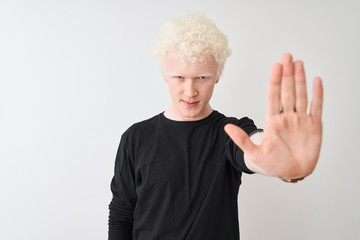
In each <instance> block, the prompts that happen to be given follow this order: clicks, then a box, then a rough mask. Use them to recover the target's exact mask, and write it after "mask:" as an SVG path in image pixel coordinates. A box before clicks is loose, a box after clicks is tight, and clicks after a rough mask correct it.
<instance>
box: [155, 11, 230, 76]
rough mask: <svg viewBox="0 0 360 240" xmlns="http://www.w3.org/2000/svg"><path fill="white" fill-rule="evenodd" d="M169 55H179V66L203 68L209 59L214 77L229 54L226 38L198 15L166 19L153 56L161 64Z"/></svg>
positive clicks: (201, 15)
mask: <svg viewBox="0 0 360 240" xmlns="http://www.w3.org/2000/svg"><path fill="white" fill-rule="evenodd" d="M171 51H172V52H174V51H176V52H177V53H180V55H179V59H180V61H181V62H182V63H183V64H198V63H203V64H205V63H206V62H207V59H208V58H209V57H211V56H212V57H214V59H215V61H216V62H217V63H218V66H219V69H218V75H221V72H222V69H223V67H224V64H225V62H226V59H227V57H228V56H230V54H231V50H230V49H229V47H228V40H227V38H226V36H225V35H224V34H223V33H221V32H220V30H219V29H218V28H217V27H216V25H215V24H214V23H213V22H212V21H211V20H210V19H208V18H207V17H206V16H205V15H204V14H201V13H196V14H191V15H188V16H185V17H182V18H180V19H177V18H174V19H170V20H168V21H167V22H166V23H165V24H164V25H163V26H162V27H161V28H160V30H159V34H158V38H157V40H156V41H155V43H154V46H153V54H154V56H155V57H156V58H158V59H159V60H160V62H162V60H163V59H164V57H165V56H166V54H167V53H168V52H171Z"/></svg>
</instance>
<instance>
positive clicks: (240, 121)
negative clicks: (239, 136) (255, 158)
mask: <svg viewBox="0 0 360 240" xmlns="http://www.w3.org/2000/svg"><path fill="white" fill-rule="evenodd" d="M217 115H218V118H219V119H220V121H221V122H222V125H223V126H225V125H226V124H229V123H231V124H234V125H237V126H239V127H241V128H242V129H243V130H244V131H245V132H247V133H248V134H250V133H251V132H253V131H254V130H256V129H257V127H256V125H255V123H254V121H253V120H252V119H251V118H249V117H247V116H244V117H241V118H237V117H227V116H225V115H224V114H222V113H219V112H218V113H217Z"/></svg>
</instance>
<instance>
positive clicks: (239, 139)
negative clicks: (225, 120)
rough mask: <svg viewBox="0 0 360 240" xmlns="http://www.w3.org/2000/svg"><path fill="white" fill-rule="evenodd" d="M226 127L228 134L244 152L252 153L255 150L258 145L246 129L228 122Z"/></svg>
mask: <svg viewBox="0 0 360 240" xmlns="http://www.w3.org/2000/svg"><path fill="white" fill-rule="evenodd" d="M224 129H225V132H226V133H227V135H229V137H230V138H231V139H232V140H233V141H234V143H235V144H236V145H237V146H238V147H239V148H241V150H242V151H243V152H244V153H246V154H248V155H251V154H252V153H253V152H254V150H255V147H256V145H255V144H254V143H253V142H252V141H251V139H250V137H249V136H248V135H247V133H246V132H245V131H244V130H242V129H241V128H240V127H238V126H236V125H234V124H226V125H225V127H224Z"/></svg>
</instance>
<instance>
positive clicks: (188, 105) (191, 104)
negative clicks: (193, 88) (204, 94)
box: [181, 100, 200, 108]
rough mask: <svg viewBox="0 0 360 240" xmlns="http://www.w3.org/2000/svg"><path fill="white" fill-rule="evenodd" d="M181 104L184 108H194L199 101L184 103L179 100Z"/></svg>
mask: <svg viewBox="0 0 360 240" xmlns="http://www.w3.org/2000/svg"><path fill="white" fill-rule="evenodd" d="M181 102H182V103H183V104H184V105H185V106H186V107H190V108H192V107H196V106H197V105H198V104H199V102H200V101H196V102H188V101H184V100H181Z"/></svg>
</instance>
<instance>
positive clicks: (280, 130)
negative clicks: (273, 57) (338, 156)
mask: <svg viewBox="0 0 360 240" xmlns="http://www.w3.org/2000/svg"><path fill="white" fill-rule="evenodd" d="M322 105H323V87H322V82H321V79H320V78H318V77H317V78H315V79H314V84H313V94H312V101H311V105H310V111H309V113H307V106H308V99H307V90H306V80H305V72H304V67H303V63H302V62H301V61H295V62H294V61H293V60H292V56H291V55H290V54H284V55H283V56H282V59H281V63H277V64H275V65H274V67H273V69H272V73H271V76H270V83H269V88H268V96H267V113H266V121H265V128H264V132H263V135H262V140H261V143H260V142H259V143H256V142H255V143H254V141H252V140H251V139H250V138H249V136H248V135H247V134H246V133H245V132H244V131H243V130H242V129H241V128H239V127H237V126H235V125H232V124H227V125H226V126H225V131H226V132H227V134H228V135H229V136H230V137H231V139H232V140H233V141H234V142H235V143H236V144H237V145H238V146H239V147H240V148H241V149H242V150H243V152H244V156H245V163H246V165H247V167H248V168H249V169H250V170H252V171H254V172H258V173H261V174H264V175H268V176H274V177H281V178H283V179H299V178H303V177H306V176H308V175H310V174H311V173H312V172H313V170H314V168H315V166H316V163H317V161H318V158H319V154H320V147H321V139H322V122H321V115H322Z"/></svg>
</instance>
